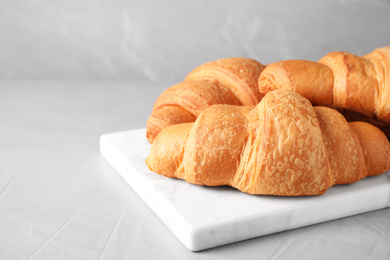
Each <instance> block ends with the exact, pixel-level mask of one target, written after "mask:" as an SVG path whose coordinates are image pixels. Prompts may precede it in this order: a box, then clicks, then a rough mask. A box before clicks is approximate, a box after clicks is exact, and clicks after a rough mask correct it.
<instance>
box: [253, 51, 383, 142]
mask: <svg viewBox="0 0 390 260" xmlns="http://www.w3.org/2000/svg"><path fill="white" fill-rule="evenodd" d="M258 86H259V91H260V92H261V93H262V94H266V93H268V92H270V91H272V90H275V89H280V88H283V89H289V90H293V91H296V92H298V93H299V94H301V95H302V96H304V97H306V98H308V99H309V100H310V101H311V102H312V103H313V104H315V105H324V106H331V107H334V108H337V109H339V110H340V112H342V113H343V114H344V116H346V117H347V119H348V120H349V121H355V120H364V121H367V122H370V123H372V124H375V125H376V126H378V127H380V128H381V129H382V130H383V131H384V132H385V133H386V135H387V136H389V137H390V47H383V48H378V49H376V50H374V51H373V52H371V53H369V54H366V55H363V56H362V57H360V56H357V55H354V54H351V53H347V52H331V53H329V54H327V55H325V56H324V57H323V58H321V59H320V60H319V61H318V62H313V61H304V60H285V61H279V62H275V63H271V64H268V65H267V67H266V68H265V69H264V71H263V72H262V73H261V75H260V77H259V80H258Z"/></svg>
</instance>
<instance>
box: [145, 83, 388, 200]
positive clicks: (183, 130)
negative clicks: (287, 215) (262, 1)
mask: <svg viewBox="0 0 390 260" xmlns="http://www.w3.org/2000/svg"><path fill="white" fill-rule="evenodd" d="M146 163H147V165H148V167H149V168H150V170H152V171H154V172H157V173H159V174H162V175H164V176H167V177H173V178H180V179H184V180H186V181H187V182H190V183H193V184H199V185H209V186H218V185H229V186H232V187H235V188H237V189H238V190H241V191H243V192H247V193H250V194H267V195H280V196H307V195H319V194H323V193H324V192H325V191H326V190H327V189H328V188H329V187H331V186H333V185H336V184H344V183H353V182H356V181H358V180H360V179H362V178H364V177H366V176H371V175H378V174H381V173H383V172H385V171H387V170H389V168H390V144H389V141H388V140H387V138H386V136H385V135H384V134H383V132H381V131H380V130H379V129H378V128H376V127H375V126H373V125H371V124H368V123H364V122H354V123H348V122H347V121H346V120H345V118H344V117H343V116H342V115H341V114H340V113H339V112H337V111H336V110H334V109H331V108H328V107H313V106H312V104H311V103H310V102H309V100H308V99H306V98H304V97H302V96H301V95H299V94H297V93H296V92H293V91H289V90H275V91H272V92H270V93H268V94H267V95H266V96H265V97H264V98H263V99H262V100H261V102H260V103H259V104H258V105H257V106H255V107H253V106H233V105H213V106H210V107H209V108H207V109H206V110H205V111H203V112H202V113H201V114H200V115H199V116H198V117H197V119H196V121H195V122H194V123H183V124H176V125H172V126H169V127H166V128H164V129H163V130H162V131H161V133H160V134H159V135H158V136H157V137H156V139H155V140H154V142H153V144H152V148H151V152H150V155H149V157H148V158H147V159H146Z"/></svg>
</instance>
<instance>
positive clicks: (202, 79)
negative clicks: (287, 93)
mask: <svg viewBox="0 0 390 260" xmlns="http://www.w3.org/2000/svg"><path fill="white" fill-rule="evenodd" d="M263 69H264V65H262V64H261V63H259V62H257V61H255V60H253V59H247V58H239V57H237V58H226V59H220V60H216V61H212V62H209V63H206V64H203V65H201V66H199V67H197V68H195V69H194V70H193V71H191V72H190V73H189V74H188V75H187V76H186V78H185V80H184V81H183V82H180V83H178V84H176V85H174V86H172V87H170V88H168V89H167V90H165V91H164V92H163V93H162V94H161V95H160V96H159V97H158V98H157V100H156V102H155V104H154V106H153V111H152V114H151V115H150V116H149V118H148V121H147V124H146V137H147V138H148V140H149V142H150V143H152V142H153V140H154V138H155V137H156V136H157V135H158V133H160V131H161V130H162V129H164V128H165V127H167V126H169V125H173V124H179V123H186V122H194V121H195V119H196V118H197V117H198V116H199V114H200V113H201V112H202V111H203V110H205V109H206V108H208V107H209V106H210V105H215V104H229V105H252V106H255V105H256V104H257V103H258V102H259V101H260V100H261V98H262V96H263V95H261V94H260V92H259V90H258V87H257V80H258V78H259V76H260V73H261V72H262V71H263Z"/></svg>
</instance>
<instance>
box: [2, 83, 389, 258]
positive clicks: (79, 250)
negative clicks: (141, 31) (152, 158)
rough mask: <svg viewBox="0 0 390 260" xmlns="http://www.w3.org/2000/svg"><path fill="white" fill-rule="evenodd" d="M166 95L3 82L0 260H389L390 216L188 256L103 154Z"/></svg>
mask: <svg viewBox="0 0 390 260" xmlns="http://www.w3.org/2000/svg"><path fill="white" fill-rule="evenodd" d="M167 87H169V84H168V85H167V84H151V83H142V82H115V81H113V82H108V81H104V82H102V81H99V82H89V81H86V82H63V81H61V82H56V81H38V82H31V81H1V82H0V259H390V208H387V209H382V210H378V211H374V212H369V213H365V214H360V215H356V216H353V217H348V218H344V219H339V220H335V221H330V222H327V223H322V224H317V225H313V226H309V227H304V228H300V229H296V230H291V231H286V232H282V233H277V234H273V235H268V236H265V237H260V238H256V239H251V240H247V241H243V242H239V243H235V244H231V245H226V246H222V247H218V248H214V249H209V250H205V251H201V252H197V253H194V252H190V251H188V250H187V249H186V248H185V247H184V246H183V245H182V244H181V242H180V241H179V240H178V239H177V238H176V237H175V236H174V235H173V234H172V233H171V232H170V230H169V229H168V228H167V227H166V226H165V225H164V224H163V223H162V222H161V221H160V219H159V218H158V217H157V216H156V215H155V214H154V213H153V212H152V211H151V210H150V209H149V208H148V207H147V205H146V204H145V203H144V202H143V201H142V200H141V199H140V198H139V197H138V195H137V194H136V193H135V192H134V191H133V190H132V189H131V188H130V187H129V186H128V185H127V184H126V183H125V182H124V181H123V180H122V179H121V177H120V176H119V175H118V174H117V173H116V172H115V171H114V170H113V169H112V168H111V166H110V165H109V164H108V163H107V162H106V161H105V160H104V159H103V158H102V157H101V156H100V154H99V136H100V135H102V134H105V133H111V132H117V131H125V130H131V129H135V128H143V127H145V122H146V119H147V117H148V116H149V114H150V112H151V108H152V105H153V103H154V101H155V99H156V98H157V96H158V95H159V94H160V93H161V92H162V91H163V90H164V89H165V88H167Z"/></svg>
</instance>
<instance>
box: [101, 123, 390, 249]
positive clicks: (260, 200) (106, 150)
mask: <svg viewBox="0 0 390 260" xmlns="http://www.w3.org/2000/svg"><path fill="white" fill-rule="evenodd" d="M100 150H101V154H102V155H103V157H104V158H105V159H106V160H107V161H108V162H109V163H110V164H111V165H112V167H113V168H114V169H115V170H116V171H117V172H118V173H119V174H120V175H121V176H122V177H123V178H124V180H125V181H126V182H127V183H128V184H129V185H130V186H131V187H132V188H133V189H134V190H135V192H137V194H138V195H139V196H140V197H141V198H142V199H143V200H144V201H145V202H146V203H147V205H148V206H149V207H150V208H151V209H152V210H153V211H154V212H155V213H156V214H157V216H158V217H159V218H160V219H161V220H162V221H163V222H164V223H165V224H166V225H167V226H168V228H169V229H170V230H171V231H172V232H173V233H174V234H175V235H176V236H177V238H178V239H179V240H180V241H181V242H182V243H183V244H184V245H185V246H186V247H187V248H188V249H189V250H191V251H199V250H204V249H207V248H212V247H216V246H220V245H225V244H229V243H233V242H237V241H241V240H245V239H250V238H254V237H258V236H263V235H267V234H271V233H276V232H280V231H285V230H290V229H294V228H298V227H303V226H308V225H311V224H316V223H321V222H325V221H329V220H334V219H337V218H342V217H346V216H351V215H354V214H359V213H364V212H368V211H373V210H377V209H381V208H385V207H389V206H390V171H389V172H386V173H384V174H382V175H380V176H375V177H369V178H366V179H364V180H361V181H359V182H357V183H355V184H348V185H339V186H334V187H331V188H330V189H329V190H328V191H327V192H326V193H325V194H324V195H322V196H313V197H276V196H254V195H249V194H245V193H242V192H240V191H238V190H235V189H233V188H231V187H204V186H197V185H193V184H189V183H186V182H185V181H183V180H178V179H170V178H166V177H163V176H160V175H158V174H156V173H153V172H151V171H150V170H149V169H148V168H147V166H146V165H145V162H144V161H145V158H146V157H147V155H148V154H149V150H150V144H149V143H148V142H147V140H146V138H145V129H136V130H130V131H125V132H118V133H110V134H105V135H102V136H101V138H100Z"/></svg>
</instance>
